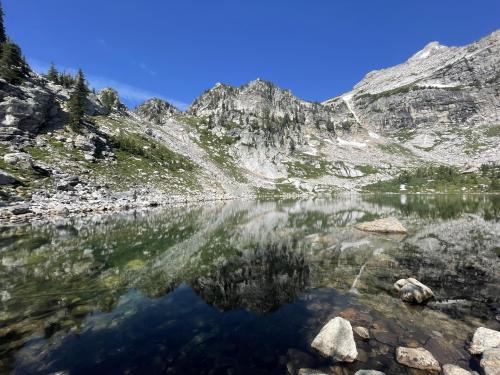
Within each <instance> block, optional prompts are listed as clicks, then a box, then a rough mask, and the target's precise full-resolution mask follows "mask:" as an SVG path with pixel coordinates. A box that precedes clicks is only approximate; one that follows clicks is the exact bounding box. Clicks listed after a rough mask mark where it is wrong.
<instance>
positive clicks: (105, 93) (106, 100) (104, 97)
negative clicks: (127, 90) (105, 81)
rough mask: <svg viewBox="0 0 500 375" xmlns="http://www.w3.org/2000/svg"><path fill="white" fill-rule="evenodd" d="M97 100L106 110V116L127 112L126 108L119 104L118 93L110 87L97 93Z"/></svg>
mask: <svg viewBox="0 0 500 375" xmlns="http://www.w3.org/2000/svg"><path fill="white" fill-rule="evenodd" d="M97 99H98V100H99V102H100V104H101V105H102V106H103V107H104V108H105V109H106V112H107V114H109V113H111V112H119V113H124V112H125V111H126V110H127V107H126V106H125V105H124V104H123V103H122V102H121V100H120V95H119V94H118V92H117V91H116V90H115V89H113V88H111V87H107V88H104V89H102V90H101V91H99V93H98V94H97Z"/></svg>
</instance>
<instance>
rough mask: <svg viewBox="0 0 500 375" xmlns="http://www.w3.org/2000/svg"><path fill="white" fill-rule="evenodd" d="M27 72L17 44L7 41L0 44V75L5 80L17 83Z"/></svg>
mask: <svg viewBox="0 0 500 375" xmlns="http://www.w3.org/2000/svg"><path fill="white" fill-rule="evenodd" d="M27 73H28V67H27V65H26V62H25V61H24V58H23V56H22V54H21V49H20V48H19V46H18V45H17V44H14V43H12V42H10V41H7V42H5V43H3V44H2V56H1V58H0V75H1V76H2V78H4V79H5V80H6V81H7V82H9V83H11V84H13V85H18V84H20V83H21V82H22V81H23V79H24V78H25V76H26V74H27Z"/></svg>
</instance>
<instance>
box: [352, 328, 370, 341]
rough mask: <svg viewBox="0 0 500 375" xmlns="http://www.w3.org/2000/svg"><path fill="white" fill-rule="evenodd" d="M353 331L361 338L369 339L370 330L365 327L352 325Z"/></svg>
mask: <svg viewBox="0 0 500 375" xmlns="http://www.w3.org/2000/svg"><path fill="white" fill-rule="evenodd" d="M353 330H354V332H355V333H356V335H358V336H359V337H361V338H362V339H363V340H369V339H370V331H368V329H367V328H365V327H354V329H353Z"/></svg>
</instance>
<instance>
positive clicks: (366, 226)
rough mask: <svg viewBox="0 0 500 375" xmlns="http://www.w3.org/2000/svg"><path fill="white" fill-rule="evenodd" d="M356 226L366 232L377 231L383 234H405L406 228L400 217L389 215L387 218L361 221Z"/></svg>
mask: <svg viewBox="0 0 500 375" xmlns="http://www.w3.org/2000/svg"><path fill="white" fill-rule="evenodd" d="M356 228H357V229H359V230H363V231H365V232H375V233H383V234H405V233H407V230H406V228H405V227H404V226H403V224H401V223H400V222H399V220H398V219H396V218H393V217H388V218H385V219H378V220H373V221H367V222H363V223H359V224H357V225H356Z"/></svg>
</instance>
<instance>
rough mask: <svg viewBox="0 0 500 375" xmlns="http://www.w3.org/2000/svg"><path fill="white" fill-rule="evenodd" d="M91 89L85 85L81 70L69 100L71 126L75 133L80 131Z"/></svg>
mask: <svg viewBox="0 0 500 375" xmlns="http://www.w3.org/2000/svg"><path fill="white" fill-rule="evenodd" d="M88 93H89V89H88V88H87V85H86V84H85V77H84V75H83V71H82V70H81V69H80V70H78V73H77V75H76V83H75V87H74V90H73V92H72V93H71V96H70V98H69V103H68V105H69V125H70V127H71V129H73V130H74V131H79V130H80V126H81V124H82V120H83V115H84V113H85V101H86V99H87V95H88Z"/></svg>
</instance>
